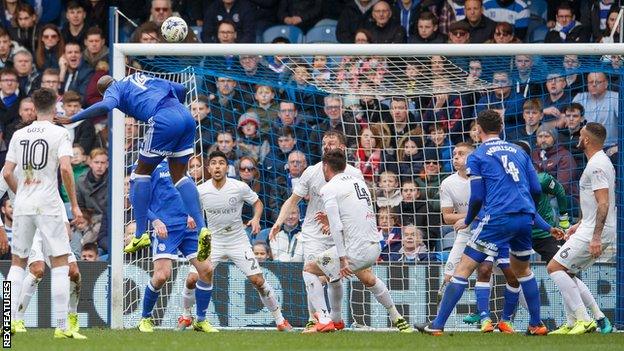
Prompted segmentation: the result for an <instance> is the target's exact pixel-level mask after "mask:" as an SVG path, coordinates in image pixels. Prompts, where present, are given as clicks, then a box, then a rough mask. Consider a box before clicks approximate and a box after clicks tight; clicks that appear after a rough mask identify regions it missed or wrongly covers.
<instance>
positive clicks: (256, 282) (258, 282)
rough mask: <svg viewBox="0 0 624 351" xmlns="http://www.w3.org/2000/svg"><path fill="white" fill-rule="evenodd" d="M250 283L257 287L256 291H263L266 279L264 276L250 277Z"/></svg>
mask: <svg viewBox="0 0 624 351" xmlns="http://www.w3.org/2000/svg"><path fill="white" fill-rule="evenodd" d="M249 281H250V282H251V284H253V285H254V286H255V287H256V289H261V288H262V286H263V285H264V277H263V276H262V274H255V275H250V276H249Z"/></svg>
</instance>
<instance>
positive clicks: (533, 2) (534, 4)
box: [527, 0, 548, 20]
mask: <svg viewBox="0 0 624 351" xmlns="http://www.w3.org/2000/svg"><path fill="white" fill-rule="evenodd" d="M527 3H528V6H529V10H530V11H531V16H536V17H540V18H542V19H544V20H546V16H548V14H547V12H548V4H547V3H546V1H545V0H530V1H528V2H527Z"/></svg>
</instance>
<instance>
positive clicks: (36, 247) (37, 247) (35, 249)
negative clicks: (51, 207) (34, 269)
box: [28, 230, 76, 267]
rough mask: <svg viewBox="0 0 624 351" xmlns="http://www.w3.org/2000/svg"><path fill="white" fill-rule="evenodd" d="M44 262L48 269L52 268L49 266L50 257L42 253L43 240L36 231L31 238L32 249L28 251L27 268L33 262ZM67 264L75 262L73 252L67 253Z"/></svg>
mask: <svg viewBox="0 0 624 351" xmlns="http://www.w3.org/2000/svg"><path fill="white" fill-rule="evenodd" d="M41 261H43V262H45V264H46V265H47V266H48V267H52V265H51V264H50V255H46V254H45V252H44V251H43V239H42V238H41V233H39V231H38V230H37V232H36V233H35V236H34V238H33V244H32V248H31V249H30V255H28V266H30V264H31V263H34V262H41ZM67 262H68V263H74V262H76V255H74V253H73V252H70V253H69V256H67Z"/></svg>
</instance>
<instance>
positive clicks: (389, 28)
mask: <svg viewBox="0 0 624 351" xmlns="http://www.w3.org/2000/svg"><path fill="white" fill-rule="evenodd" d="M364 28H366V29H368V30H369V31H370V32H371V34H372V35H373V42H374V43H378V44H390V43H405V40H406V35H405V28H403V27H402V26H401V24H400V23H398V21H396V20H395V19H393V18H392V7H391V6H390V4H389V3H388V2H386V1H384V0H381V1H379V2H378V3H376V4H375V5H374V6H373V11H372V12H371V17H370V18H369V19H368V21H366V22H365V23H364Z"/></svg>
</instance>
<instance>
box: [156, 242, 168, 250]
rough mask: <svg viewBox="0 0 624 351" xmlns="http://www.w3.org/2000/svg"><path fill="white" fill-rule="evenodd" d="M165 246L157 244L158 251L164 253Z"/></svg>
mask: <svg viewBox="0 0 624 351" xmlns="http://www.w3.org/2000/svg"><path fill="white" fill-rule="evenodd" d="M166 248H167V246H166V245H165V244H164V243H160V244H158V251H165V249H166Z"/></svg>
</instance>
